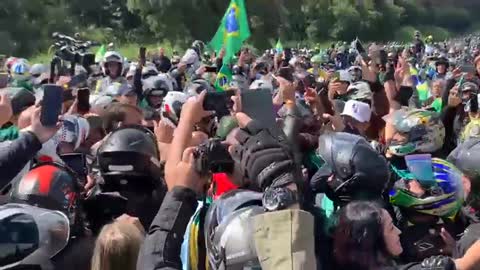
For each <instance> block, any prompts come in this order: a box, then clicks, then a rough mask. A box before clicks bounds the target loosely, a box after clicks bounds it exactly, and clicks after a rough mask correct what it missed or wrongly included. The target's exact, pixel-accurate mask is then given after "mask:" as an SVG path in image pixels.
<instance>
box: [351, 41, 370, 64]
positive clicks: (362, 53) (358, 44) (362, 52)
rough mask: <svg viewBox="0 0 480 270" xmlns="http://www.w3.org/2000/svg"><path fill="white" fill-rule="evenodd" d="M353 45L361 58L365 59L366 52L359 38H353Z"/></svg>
mask: <svg viewBox="0 0 480 270" xmlns="http://www.w3.org/2000/svg"><path fill="white" fill-rule="evenodd" d="M354 47H355V49H356V50H357V52H358V54H360V56H361V57H362V59H363V60H365V59H367V52H366V51H365V48H363V45H362V43H361V42H360V40H358V39H357V40H355V43H354Z"/></svg>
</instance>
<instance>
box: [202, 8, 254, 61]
mask: <svg viewBox="0 0 480 270" xmlns="http://www.w3.org/2000/svg"><path fill="white" fill-rule="evenodd" d="M249 37H250V28H249V27H248V17H247V9H246V8H245V0H231V2H230V5H229V6H228V8H227V11H226V12H225V15H224V16H223V19H222V22H221V23H220V27H219V28H218V30H217V33H216V34H215V36H214V37H213V39H212V41H210V44H209V45H210V47H211V48H212V49H214V50H215V51H216V52H217V53H218V52H219V51H220V50H221V49H222V48H225V56H224V57H223V63H224V64H228V63H230V62H231V61H232V58H233V56H234V55H235V54H236V53H237V52H238V51H239V50H240V49H241V48H242V44H243V42H244V41H245V40H247V39H248V38H249Z"/></svg>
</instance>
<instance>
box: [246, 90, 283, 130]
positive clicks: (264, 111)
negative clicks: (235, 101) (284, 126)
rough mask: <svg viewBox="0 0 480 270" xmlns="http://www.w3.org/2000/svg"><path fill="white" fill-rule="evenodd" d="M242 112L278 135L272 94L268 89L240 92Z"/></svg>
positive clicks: (278, 128)
mask: <svg viewBox="0 0 480 270" xmlns="http://www.w3.org/2000/svg"><path fill="white" fill-rule="evenodd" d="M241 98H242V111H243V112H244V113H246V114H247V115H248V116H250V117H252V118H253V119H255V120H258V121H259V122H260V123H261V125H262V126H264V127H266V128H268V129H269V130H270V131H271V132H272V133H273V134H275V135H279V134H280V132H282V131H281V130H280V127H279V126H278V125H277V123H276V118H277V117H276V115H275V109H274V107H273V101H272V94H271V93H270V91H269V90H268V89H260V90H255V91H253V90H247V91H244V92H242V97H241Z"/></svg>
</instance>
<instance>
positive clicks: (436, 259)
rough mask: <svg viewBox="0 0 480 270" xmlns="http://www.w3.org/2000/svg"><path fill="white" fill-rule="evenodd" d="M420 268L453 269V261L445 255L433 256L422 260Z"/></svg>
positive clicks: (426, 269) (429, 269)
mask: <svg viewBox="0 0 480 270" xmlns="http://www.w3.org/2000/svg"><path fill="white" fill-rule="evenodd" d="M421 266H422V269H425V270H455V269H456V267H455V262H454V261H453V260H452V258H450V257H447V256H433V257H430V258H426V259H425V260H423V262H422V265H421Z"/></svg>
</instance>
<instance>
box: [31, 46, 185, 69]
mask: <svg viewBox="0 0 480 270" xmlns="http://www.w3.org/2000/svg"><path fill="white" fill-rule="evenodd" d="M140 46H141V45H139V44H134V43H130V44H123V45H120V46H118V47H116V48H115V50H117V51H118V52H120V54H121V55H122V56H124V57H126V58H127V59H128V60H132V59H137V58H138V51H139V48H140ZM142 46H145V47H146V48H147V53H148V52H156V51H157V50H158V48H160V47H162V48H164V49H165V53H166V54H167V55H171V54H172V52H173V50H177V51H179V52H180V51H182V50H181V49H180V48H175V47H173V46H172V45H171V44H169V43H164V44H160V43H159V44H148V45H142ZM97 49H98V47H97V48H93V49H92V50H91V51H92V52H93V53H95V52H96V50H97ZM52 57H53V51H46V52H43V53H40V54H37V55H35V56H33V57H30V58H29V62H30V63H31V64H34V63H43V64H47V63H49V62H50V61H51V60H52Z"/></svg>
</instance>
